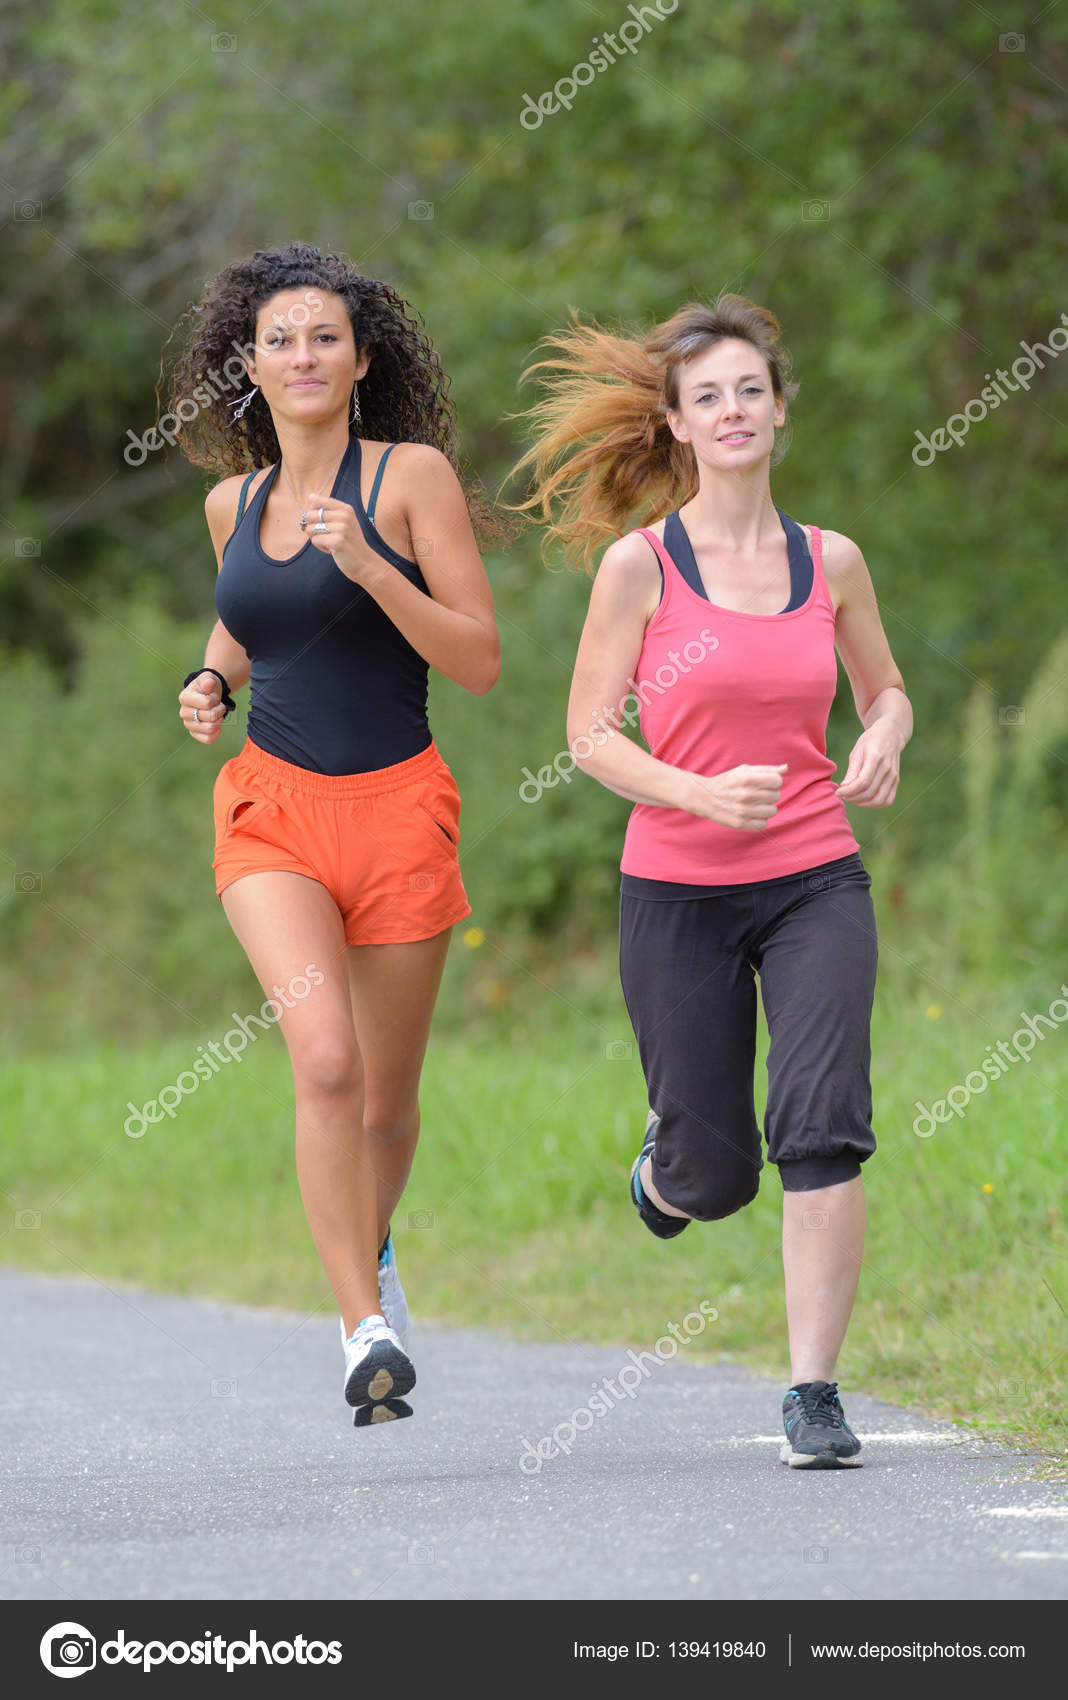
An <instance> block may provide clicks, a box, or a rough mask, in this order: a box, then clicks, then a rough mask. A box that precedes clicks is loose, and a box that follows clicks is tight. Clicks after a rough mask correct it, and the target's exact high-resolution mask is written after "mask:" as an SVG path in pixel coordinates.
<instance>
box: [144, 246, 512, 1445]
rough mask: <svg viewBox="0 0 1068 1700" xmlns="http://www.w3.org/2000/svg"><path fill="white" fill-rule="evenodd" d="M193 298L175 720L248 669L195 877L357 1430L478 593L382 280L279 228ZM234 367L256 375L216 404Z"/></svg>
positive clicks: (454, 915)
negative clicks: (189, 633)
mask: <svg viewBox="0 0 1068 1700" xmlns="http://www.w3.org/2000/svg"><path fill="white" fill-rule="evenodd" d="M187 316H188V317H190V318H191V324H192V335H191V339H190V342H189V346H188V347H187V349H186V351H185V353H184V355H183V356H182V358H181V360H180V363H179V364H178V366H177V369H176V371H175V372H174V374H173V379H172V385H171V405H172V409H173V410H174V411H175V412H176V413H177V415H178V417H179V418H182V419H183V420H184V419H186V414H184V413H183V412H182V411H181V406H180V404H181V402H182V401H183V399H184V398H187V397H190V396H192V395H193V394H194V392H196V397H197V399H198V400H203V401H205V402H206V405H204V406H202V407H201V408H200V410H199V411H197V412H196V413H195V418H193V419H192V420H191V421H189V422H188V423H186V424H185V426H184V429H183V433H182V439H181V440H182V446H183V450H184V452H185V454H186V455H187V457H188V458H189V459H190V460H191V461H192V462H193V463H194V464H195V465H198V466H204V467H207V468H209V469H210V470H211V471H212V472H215V473H217V474H221V475H222V477H221V479H220V482H218V483H216V484H215V486H214V488H213V489H211V490H210V491H209V493H208V496H207V500H206V502H205V512H206V515H207V522H208V529H209V531H210V533H211V538H212V542H213V544H214V546H215V552H216V556H217V558H218V567H219V571H218V577H217V580H216V587H215V602H216V607H217V610H218V614H219V619H218V622H217V624H216V626H215V629H214V631H213V632H212V634H211V636H210V638H209V640H208V645H207V650H206V653H205V656H204V665H203V667H202V668H197V669H195V670H194V672H193V673H191V674H190V675H189V677H188V679H187V680H186V682H185V685H184V687H183V689H182V691H181V693H180V695H179V698H178V701H179V705H180V707H179V712H180V715H181V719H182V721H183V722H184V724H185V725H186V726H187V727H188V730H189V733H190V736H191V737H192V738H194V739H195V740H197V741H198V742H199V743H202V744H211V743H214V741H215V740H216V738H218V736H219V734H220V731H221V729H222V722H223V719H224V717H225V716H226V715H227V714H228V713H229V712H230V710H231V709H232V707H233V699H232V697H231V694H230V693H231V692H232V691H234V690H237V689H238V688H239V687H240V686H242V685H244V684H245V683H246V682H250V684H251V700H250V706H249V717H248V737H247V741H246V743H245V745H244V748H243V749H242V750H241V751H240V753H239V754H238V755H236V756H234V757H232V758H231V760H230V761H228V762H226V763H225V765H224V766H223V767H222V768H221V769H220V771H219V774H218V777H217V779H216V781H215V789H214V813H215V856H214V862H213V866H214V869H215V878H216V890H217V892H218V895H219V898H220V900H221V903H222V907H223V909H224V911H225V913H226V917H227V920H228V921H229V923H230V925H231V926H232V928H233V930H234V932H235V933H236V935H237V938H238V939H239V941H240V943H241V945H242V946H243V948H244V950H245V952H246V953H247V955H248V958H249V962H250V963H251V965H252V968H253V970H254V972H255V974H256V976H257V978H258V979H259V981H260V984H261V985H262V986H263V988H264V991H265V993H266V994H267V999H268V1002H267V1003H265V1004H264V1006H263V1007H264V1010H265V1011H266V1010H267V1009H268V1005H271V1006H272V1007H273V1008H274V1010H275V1011H276V1014H275V1017H274V1018H275V1019H277V1020H278V1022H279V1025H280V1027H281V1029H282V1034H283V1036H284V1038H285V1041H286V1045H287V1047H288V1050H289V1055H290V1060H291V1063H292V1067H293V1080H294V1088H295V1101H296V1163H297V1174H298V1179H299V1184H300V1189H301V1195H302V1198H303V1202H304V1208H305V1211H306V1213H307V1217H308V1225H309V1227H310V1229H311V1232H312V1236H313V1238H314V1240H315V1244H316V1247H317V1249H318V1252H319V1256H320V1258H321V1259H322V1263H323V1267H324V1269H325V1271H326V1274H327V1277H328V1279H329V1281H330V1284H331V1286H332V1288H333V1291H334V1294H335V1296H336V1299H337V1304H338V1308H339V1310H340V1313H341V1336H342V1342H343V1346H344V1352H345V1377H344V1389H345V1397H346V1399H347V1401H348V1403H349V1404H350V1405H351V1406H354V1407H355V1416H354V1421H355V1422H356V1424H357V1426H363V1425H364V1424H367V1423H375V1422H381V1421H384V1420H388V1419H389V1418H394V1417H399V1416H408V1415H410V1414H411V1407H410V1406H409V1405H408V1404H407V1402H406V1400H405V1398H404V1395H405V1394H406V1393H408V1391H409V1390H410V1389H411V1387H412V1386H413V1385H414V1382H415V1370H414V1368H413V1365H412V1362H411V1358H410V1357H409V1355H408V1338H407V1324H408V1312H407V1305H406V1302H405V1297H404V1293H403V1290H402V1288H401V1285H400V1281H399V1279H398V1276H397V1268H396V1260H395V1253H394V1248H393V1239H392V1234H391V1231H390V1221H391V1217H392V1215H393V1212H394V1211H395V1209H396V1207H397V1205H398V1202H399V1200H400V1198H401V1195H402V1193H403V1191H404V1187H405V1184H406V1181H407V1179H408V1173H409V1170H410V1168H411V1164H412V1158H413V1156H414V1153H415V1145H416V1140H417V1137H418V1133H419V1098H418V1089H419V1077H420V1072H421V1069H422V1064H423V1058H424V1055H425V1051H426V1045H427V1039H428V1035H429V1030H430V1023H431V1018H432V1015H433V1009H434V1003H435V999H436V997H437V993H438V988H439V985H440V981H441V976H442V972H443V970H444V966H445V958H446V954H447V952H448V948H449V939H450V936H451V928H452V927H453V926H454V925H455V923H456V922H457V921H460V920H462V919H463V918H464V917H465V916H466V915H469V914H470V913H471V909H470V905H469V903H468V901H467V895H466V893H465V891H464V886H463V881H462V878H461V875H460V867H459V860H458V850H457V846H458V843H459V837H460V832H459V816H460V797H459V792H458V790H457V787H456V782H455V780H454V779H453V776H452V773H451V771H450V769H449V767H448V765H447V764H446V762H445V761H444V759H443V757H442V756H441V754H440V753H439V751H438V749H437V747H436V745H435V743H434V741H433V738H432V737H431V733H430V727H429V724H428V720H427V677H428V669H429V667H430V666H434V667H437V668H438V669H439V670H440V671H441V672H443V673H445V674H447V675H448V677H449V678H451V679H455V680H456V681H457V683H458V684H461V685H463V686H464V688H465V689H466V690H469V691H471V692H472V693H474V694H475V695H479V696H480V695H482V694H484V693H485V692H486V691H488V690H490V689H491V687H492V686H493V684H494V683H495V681H496V679H497V675H498V672H499V667H500V660H499V649H498V641H497V632H496V626H495V622H494V613H493V599H492V596H491V593H490V588H489V584H488V581H487V578H486V574H485V571H484V569H483V566H482V562H481V560H480V558H479V553H478V547H477V544H476V541H475V536H474V533H473V531H472V526H471V520H470V517H469V509H468V504H467V501H466V499H465V493H464V487H463V485H462V483H461V479H460V477H459V475H458V472H457V470H456V448H455V437H454V424H453V415H452V407H451V403H450V402H449V400H448V380H447V379H446V377H445V375H444V373H443V372H442V370H441V366H440V364H439V361H438V357H437V355H436V354H435V352H434V350H433V348H432V346H431V344H430V342H429V340H428V338H427V336H426V335H425V333H424V331H423V330H422V329H421V328H420V322H419V321H417V319H416V317H415V316H414V315H413V313H412V311H411V310H410V309H409V307H408V306H407V304H406V303H405V302H404V301H403V300H402V299H401V298H400V297H399V296H398V295H397V294H396V292H395V291H394V290H393V289H391V288H390V287H389V285H388V284H385V283H380V282H377V281H376V280H375V279H373V278H369V277H364V276H363V275H361V273H360V272H358V271H357V269H356V267H355V266H354V265H352V264H351V263H349V262H348V261H346V260H345V259H343V258H341V257H339V256H336V255H333V254H328V255H325V256H324V255H323V254H322V253H320V251H319V250H318V249H317V248H313V247H310V246H308V245H307V244H306V243H292V244H290V246H288V247H286V248H284V249H281V250H261V251H257V252H256V253H254V254H251V255H250V256H248V257H247V258H245V259H241V260H237V261H235V262H234V263H233V264H232V265H229V266H227V267H225V268H224V270H223V271H221V272H220V273H219V275H218V276H217V277H216V278H214V279H213V280H212V281H211V282H210V283H209V284H208V286H207V288H206V290H205V292H204V295H203V297H202V299H201V300H200V302H199V303H198V304H197V305H196V306H195V307H193V308H192V309H190V314H189V315H187ZM235 350H237V351H238V354H237V355H236V356H235V354H234V351H235ZM235 361H238V362H239V364H238V365H237V367H236V370H237V371H243V372H244V374H246V375H247V379H248V380H250V381H251V384H252V388H251V389H249V390H248V391H247V393H246V394H245V395H244V396H242V397H238V398H237V399H236V400H231V401H230V402H227V401H226V400H225V386H226V379H225V378H222V379H220V368H222V370H223V372H224V373H226V374H227V376H231V375H233V373H234V371H235ZM217 392H218V393H217ZM186 407H187V409H188V402H187V403H186ZM387 459H388V461H389V467H388V474H389V475H388V477H385V479H384V481H383V475H384V473H385V471H386V463H387ZM471 507H472V509H473V510H474V511H475V513H476V516H477V517H479V518H480V519H484V517H485V516H484V512H483V510H482V508H481V504H480V503H479V500H478V498H477V496H473V498H472V502H471ZM487 529H489V528H487Z"/></svg>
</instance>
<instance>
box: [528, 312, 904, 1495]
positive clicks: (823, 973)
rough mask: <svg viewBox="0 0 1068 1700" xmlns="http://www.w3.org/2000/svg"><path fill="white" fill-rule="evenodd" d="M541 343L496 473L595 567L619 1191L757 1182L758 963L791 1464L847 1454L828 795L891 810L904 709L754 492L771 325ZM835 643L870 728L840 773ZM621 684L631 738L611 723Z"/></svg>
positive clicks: (783, 377) (570, 333) (586, 639)
mask: <svg viewBox="0 0 1068 1700" xmlns="http://www.w3.org/2000/svg"><path fill="white" fill-rule="evenodd" d="M547 342H548V346H549V349H550V351H551V352H550V355H549V357H548V358H546V359H542V360H539V361H538V362H536V363H535V364H534V365H533V366H532V367H531V368H529V371H530V372H537V373H541V374H543V375H544V376H545V381H546V385H547V393H546V395H545V396H544V397H543V399H542V400H541V401H540V402H539V403H538V404H537V405H536V406H535V407H534V408H532V409H531V410H530V411H529V413H528V414H527V415H526V416H525V417H527V418H529V419H530V420H531V421H532V423H533V426H534V429H535V432H536V437H537V440H536V441H535V443H534V445H533V447H532V448H531V449H530V450H529V451H528V453H527V454H526V455H524V456H523V458H522V460H520V462H519V463H518V467H517V468H516V470H517V471H518V470H519V469H520V468H532V469H533V490H532V493H531V495H530V496H529V498H528V500H527V501H525V502H524V503H523V504H522V507H523V508H525V509H528V510H531V509H540V511H541V514H542V516H543V518H544V520H545V522H546V538H545V542H546V544H549V543H553V542H555V543H557V544H559V545H562V546H563V549H564V552H565V555H566V556H567V557H569V558H570V559H571V561H572V562H573V563H576V564H582V565H584V566H585V568H586V569H587V571H590V570H592V562H593V556H594V554H595V552H596V551H597V550H598V549H599V548H601V547H603V546H604V545H607V547H606V548H604V553H603V555H602V557H601V561H600V565H599V568H598V569H597V572H596V577H595V580H594V585H593V590H592V594H591V597H590V604H589V612H588V615H587V619H586V623H585V626H584V628H583V632H582V637H581V641H580V644H579V650H578V656H577V660H576V663H575V670H574V678H573V681H572V687H571V696H570V701H569V705H568V719H567V733H568V742H569V745H570V747H571V752H572V755H573V756H574V759H575V761H576V763H577V764H578V765H579V766H580V767H581V768H582V769H583V771H584V772H586V773H588V774H590V775H592V777H593V778H595V779H597V780H598V781H599V782H600V783H601V784H602V785H605V786H607V787H608V789H609V790H610V791H614V792H616V793H617V794H618V795H620V796H622V797H627V798H629V799H630V800H631V801H633V803H634V805H635V806H634V808H633V810H632V812H631V815H630V820H629V823H628V827H627V832H626V836H625V840H624V846H623V855H622V859H621V864H620V865H621V873H622V880H621V887H620V976H621V981H622V987H623V995H624V999H625V1001H626V1005H627V1010H628V1013H629V1015H630V1019H631V1022H632V1025H633V1027H634V1032H635V1036H636V1038H637V1041H638V1047H639V1052H640V1055H641V1062H642V1069H643V1072H644V1075H645V1080H646V1085H647V1088H648V1100H649V1104H648V1116H647V1119H646V1122H645V1129H644V1133H643V1135H642V1136H641V1140H640V1150H639V1152H638V1155H637V1157H636V1158H635V1161H634V1165H633V1168H632V1170H631V1182H630V1186H631V1199H632V1202H633V1204H634V1205H635V1207H636V1209H637V1213H638V1215H639V1217H640V1218H641V1221H642V1222H643V1223H644V1225H645V1227H646V1228H647V1229H648V1230H649V1231H650V1232H651V1233H653V1234H655V1235H656V1236H657V1237H658V1238H660V1239H665V1240H666V1239H672V1238H674V1237H675V1236H676V1235H678V1234H680V1233H682V1232H683V1231H684V1229H685V1228H687V1227H688V1226H689V1224H690V1223H691V1222H692V1221H699V1222H711V1221H718V1220H719V1219H721V1218H722V1217H725V1216H729V1215H731V1214H732V1213H733V1212H734V1211H736V1210H740V1209H742V1208H743V1207H744V1206H745V1205H746V1204H748V1203H750V1202H751V1201H752V1199H753V1198H754V1197H755V1196H756V1192H757V1188H758V1185H759V1178H760V1170H761V1168H762V1167H763V1157H762V1148H761V1129H760V1127H759V1125H758V1123H757V1120H756V1115H755V1111H754V1102H753V1075H754V1063H755V1041H756V989H755V976H756V975H757V974H759V976H760V992H761V1001H762V1003H763V1006H764V1012H765V1016H766V1018H767V1023H768V1029H769V1033H770V1039H771V1044H770V1050H769V1054H768V1099H767V1109H766V1113H765V1118H764V1134H765V1136H766V1139H767V1145H768V1161H769V1162H770V1163H773V1164H775V1165H776V1166H777V1168H778V1170H779V1178H780V1181H781V1184H782V1188H783V1241H782V1244H783V1269H784V1276H785V1287H786V1314H787V1324H788V1332H789V1344H790V1360H791V1362H790V1374H791V1384H790V1387H789V1389H788V1391H787V1393H786V1396H785V1399H784V1401H783V1423H784V1428H785V1431H786V1438H785V1440H784V1442H783V1445H782V1451H781V1457H782V1460H783V1462H784V1463H787V1464H790V1465H791V1466H793V1467H794V1468H825V1467H829V1468H834V1467H837V1466H840V1465H852V1464H857V1463H859V1462H860V1459H859V1456H858V1454H859V1452H860V1442H859V1441H858V1440H857V1438H856V1436H855V1435H854V1434H853V1433H852V1431H851V1429H850V1428H849V1426H848V1424H847V1423H846V1420H845V1415H844V1412H843V1409H842V1405H841V1401H840V1399H839V1396H838V1386H837V1383H836V1381H835V1380H834V1376H835V1370H836V1364H837V1360H838V1355H839V1352H840V1350H841V1347H842V1343H843V1341H844V1338H845V1333H846V1329H847V1326H848V1323H849V1318H850V1315H851V1313H852V1309H853V1304H854V1300H855V1297H856V1292H857V1284H858V1279H859V1275H860V1265H861V1259H862V1255H863V1245H864V1226H865V1203H864V1187H863V1181H862V1178H861V1164H862V1163H864V1162H866V1161H867V1159H868V1158H869V1157H870V1156H871V1155H872V1153H873V1152H874V1150H875V1138H874V1135H873V1132H872V1128H871V1119H872V1102H871V1086H870V1081H869V1068H870V1061H871V1050H870V1020H871V1010H872V1002H873V997H874V987H875V976H876V963H877V957H878V948H877V937H876V926H875V915H874V910H873V906H872V900H871V894H870V886H871V879H870V876H869V875H868V873H867V870H866V869H865V867H864V865H863V862H862V860H861V856H860V852H859V849H858V846H857V841H856V839H855V837H854V835H853V832H852V829H851V827H850V824H849V820H848V818H847V815H846V809H845V804H846V803H847V802H848V803H853V804H855V805H857V806H858V807H861V808H884V807H886V806H887V805H888V804H889V803H892V802H893V800H894V796H895V793H896V790H897V783H898V768H899V759H900V755H901V751H902V750H903V748H904V746H905V744H906V743H907V742H908V740H909V738H910V737H911V735H912V710H911V707H910V704H909V701H908V698H907V696H906V695H905V691H904V685H903V682H902V678H901V674H900V673H899V672H898V669H897V667H896V666H895V664H894V659H893V656H892V655H891V653H890V648H889V645H888V643H887V640H886V636H885V634H884V631H883V628H882V623H881V621H880V618H879V613H878V609H877V606H876V601H875V595H874V592H873V589H872V584H871V579H870V577H869V574H868V570H867V567H866V565H865V562H864V558H863V556H862V554H861V552H860V550H859V549H858V547H857V545H856V544H855V543H853V542H852V541H851V540H850V539H849V538H848V537H844V536H842V535H840V534H839V533H838V532H834V531H822V530H821V529H820V528H819V527H818V526H815V525H809V526H805V527H802V526H800V525H798V524H797V523H796V522H795V521H794V520H793V519H791V518H790V517H789V516H788V515H786V514H784V513H783V512H782V511H781V509H779V508H777V507H776V505H775V503H774V502H773V500H772V496H771V490H770V468H771V467H772V466H774V465H776V464H777V463H778V462H779V460H780V459H781V458H782V455H783V453H784V452H785V446H786V433H787V431H788V419H787V404H788V402H789V401H791V400H792V399H793V397H794V395H795V394H796V392H797V386H796V384H794V383H792V382H791V381H790V375H789V374H790V362H789V358H788V355H787V353H786V351H785V349H784V348H783V346H782V344H781V341H780V330H779V325H778V322H777V320H776V319H775V317H774V316H773V315H772V313H770V312H769V311H768V310H767V309H766V308H762V307H759V306H757V305H756V304H754V303H753V302H752V301H749V300H747V299H745V298H744V297H741V296H738V295H733V294H728V293H724V294H721V295H720V296H719V298H718V299H717V301H716V302H715V303H714V304H713V305H712V306H710V307H709V306H704V305H700V304H689V305H687V306H684V307H682V308H681V309H680V310H679V311H678V312H677V313H675V314H674V315H673V316H672V317H671V318H670V319H668V320H667V322H666V323H663V324H660V325H657V326H656V327H655V328H654V329H653V330H652V331H651V332H650V333H649V334H648V335H646V336H644V337H637V336H628V335H624V334H611V333H609V332H607V331H605V330H602V329H601V328H599V327H598V326H595V325H588V324H583V323H580V322H579V321H578V319H577V318H576V317H575V316H574V315H573V322H572V324H571V325H570V326H569V327H567V328H565V329H564V330H562V331H560V332H558V333H556V334H555V335H554V336H552V337H550V338H548V339H547ZM525 375H526V374H525ZM836 647H837V650H838V653H839V655H840V656H841V658H842V661H843V663H844V665H845V668H846V671H847V672H848V674H849V679H850V683H851V685H852V688H853V696H854V701H855V703H856V707H857V713H858V715H859V718H860V722H861V726H862V728H863V730H862V731H861V733H860V736H859V737H858V738H857V740H856V743H855V744H854V746H853V750H852V753H851V755H850V758H849V764H848V767H847V769H846V773H845V776H844V778H843V779H842V781H841V782H840V783H838V784H837V785H836V784H835V783H834V781H833V779H832V774H833V772H834V767H835V764H834V763H833V762H832V761H831V760H829V758H828V757H827V754H826V730H827V720H828V716H829V713H830V708H831V703H832V701H833V699H834V695H835V689H836V685H837V666H836V662H835V649H836ZM632 695H633V696H636V697H637V698H638V701H639V703H640V725H641V730H642V735H643V738H644V740H645V742H646V744H647V745H648V749H642V748H641V746H640V745H639V744H638V743H637V742H635V741H634V740H632V739H630V738H628V737H627V736H625V735H624V734H623V733H622V731H621V730H620V727H621V725H622V722H623V720H624V718H625V716H624V710H625V708H626V705H627V703H628V700H629V698H630V697H631V696H632Z"/></svg>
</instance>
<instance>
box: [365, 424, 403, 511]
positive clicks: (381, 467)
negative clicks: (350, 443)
mask: <svg viewBox="0 0 1068 1700" xmlns="http://www.w3.org/2000/svg"><path fill="white" fill-rule="evenodd" d="M396 446H397V445H396V443H390V445H389V448H388V449H387V450H386V452H385V454H384V455H383V456H382V459H381V460H380V461H379V463H378V466H377V468H376V469H375V481H374V483H373V484H372V485H371V497H370V500H369V501H368V503H367V517H368V519H369V520H370V521H371V524H372V525H373V524H374V518H375V503H376V502H377V501H378V486H379V485H380V484H381V482H382V474H383V472H385V470H386V462H387V460H388V459H389V457H390V455H391V454H392V453H393V450H394V449H395V448H396Z"/></svg>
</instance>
